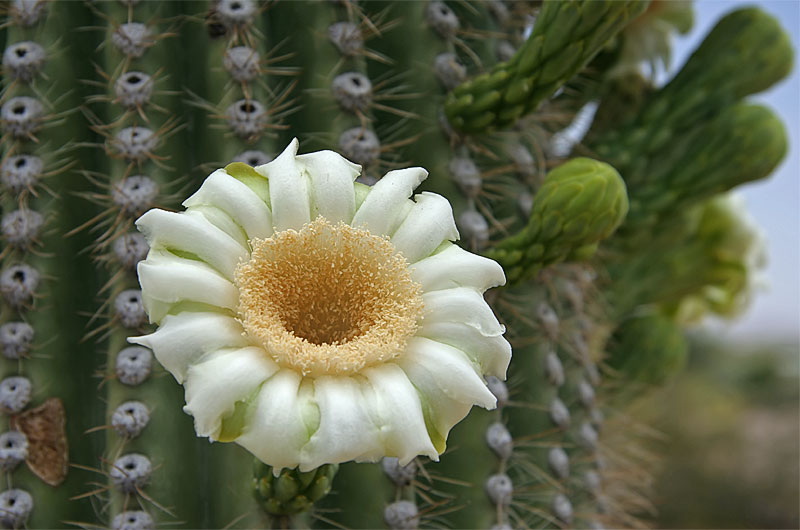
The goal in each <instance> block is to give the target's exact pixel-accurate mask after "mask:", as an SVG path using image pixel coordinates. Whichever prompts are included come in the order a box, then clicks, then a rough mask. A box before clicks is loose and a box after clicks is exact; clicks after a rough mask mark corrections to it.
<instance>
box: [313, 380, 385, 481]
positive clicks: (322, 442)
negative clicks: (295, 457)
mask: <svg viewBox="0 0 800 530" xmlns="http://www.w3.org/2000/svg"><path fill="white" fill-rule="evenodd" d="M364 386H365V385H364V383H363V382H362V381H360V380H359V379H358V378H355V377H350V376H322V377H317V378H316V379H314V400H315V401H316V403H317V406H318V407H319V414H320V422H319V429H318V430H317V432H316V433H314V435H313V436H312V437H311V439H310V440H309V441H308V444H306V445H305V447H303V450H302V452H301V456H300V471H307V470H310V469H314V468H317V467H319V466H321V465H322V464H330V463H337V462H347V461H349V460H355V461H357V462H361V461H376V460H377V459H379V458H381V457H382V456H384V455H385V454H386V453H385V451H384V448H383V444H382V443H381V439H380V435H379V432H378V427H377V425H376V424H375V423H374V422H373V416H374V412H373V411H372V410H370V408H371V406H372V404H373V403H372V400H371V399H369V395H365V390H367V391H368V390H369V389H365V388H364Z"/></svg>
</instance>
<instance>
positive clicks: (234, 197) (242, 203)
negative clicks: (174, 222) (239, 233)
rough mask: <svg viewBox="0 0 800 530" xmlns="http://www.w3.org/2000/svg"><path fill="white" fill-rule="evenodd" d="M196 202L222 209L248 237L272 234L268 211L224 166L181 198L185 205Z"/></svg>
mask: <svg viewBox="0 0 800 530" xmlns="http://www.w3.org/2000/svg"><path fill="white" fill-rule="evenodd" d="M200 204H204V205H208V206H215V207H217V208H219V209H220V210H222V211H224V212H225V213H226V214H228V215H229V216H230V217H231V219H233V220H234V221H235V222H236V223H237V224H238V225H239V226H240V227H242V229H243V230H244V231H245V232H246V233H247V238H248V239H253V238H255V237H259V238H267V237H269V236H271V235H272V212H270V210H269V208H268V207H267V205H266V203H264V201H262V200H261V198H259V196H258V195H257V194H256V193H255V192H254V191H253V190H251V189H250V187H249V186H247V185H246V184H244V183H243V182H241V181H240V180H237V179H235V178H233V177H232V176H230V175H229V174H228V173H227V172H226V171H225V170H224V169H218V170H216V171H214V172H213V173H212V174H211V175H210V176H209V177H208V178H207V179H206V180H205V182H203V185H202V186H201V187H200V189H199V190H197V192H196V193H195V194H194V195H192V196H191V197H189V198H188V199H186V200H185V201H183V205H184V206H185V207H187V208H189V207H191V206H196V205H200Z"/></svg>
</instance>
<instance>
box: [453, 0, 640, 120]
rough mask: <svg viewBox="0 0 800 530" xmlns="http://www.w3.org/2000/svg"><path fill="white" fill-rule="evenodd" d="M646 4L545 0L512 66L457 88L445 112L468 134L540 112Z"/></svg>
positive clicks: (506, 66)
mask: <svg viewBox="0 0 800 530" xmlns="http://www.w3.org/2000/svg"><path fill="white" fill-rule="evenodd" d="M646 6H647V3H646V2H642V1H639V0H635V1H625V2H545V3H544V6H543V7H542V11H541V12H540V14H539V16H538V17H537V21H536V25H535V26H534V30H533V33H532V34H531V36H530V37H529V38H528V40H527V42H526V43H525V44H524V45H523V46H522V48H520V50H519V51H518V52H517V53H516V54H515V55H514V57H512V58H511V60H510V61H508V62H507V63H500V64H498V65H497V66H495V68H494V69H493V70H492V71H490V72H488V73H486V74H484V75H482V76H480V77H477V78H475V79H473V80H470V81H468V82H466V83H464V84H462V85H460V86H458V87H456V88H455V89H454V90H453V91H452V93H450V94H449V95H448V98H447V101H446V102H445V110H446V113H447V116H448V118H449V120H450V122H451V123H452V124H453V126H454V127H455V128H456V129H458V130H461V131H464V132H467V133H480V132H483V131H486V130H487V129H488V128H490V127H507V126H509V125H511V124H513V123H514V122H515V121H516V120H518V119H519V118H521V117H522V116H524V115H525V114H528V113H530V112H532V111H533V110H535V109H536V107H537V106H538V105H539V103H541V102H542V101H543V100H544V99H546V98H547V97H549V96H551V95H552V94H553V93H554V92H555V91H556V90H557V89H558V87H560V86H561V85H562V84H564V82H566V81H567V80H569V79H570V78H571V77H572V76H573V75H575V73H577V72H578V71H579V70H580V69H581V68H582V67H583V66H584V65H585V64H586V63H587V62H588V61H589V60H590V59H591V58H592V57H594V55H595V54H596V53H597V52H598V51H600V49H601V48H602V46H603V45H604V44H605V43H606V41H608V39H610V38H611V37H612V36H614V35H615V34H616V33H617V32H618V31H619V30H621V29H622V28H623V27H624V26H625V24H627V23H628V22H629V21H630V20H631V19H633V18H634V17H635V16H637V15H638V14H640V13H641V12H642V11H643V10H644V8H645V7H646Z"/></svg>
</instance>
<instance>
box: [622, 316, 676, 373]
mask: <svg viewBox="0 0 800 530" xmlns="http://www.w3.org/2000/svg"><path fill="white" fill-rule="evenodd" d="M688 348H689V347H688V344H687V342H686V339H685V338H684V337H683V334H682V333H681V330H680V328H679V327H678V326H677V325H676V323H675V322H674V321H673V320H672V319H670V318H667V317H664V316H661V315H658V314H652V315H643V316H637V317H633V318H630V319H628V320H626V321H624V322H623V323H622V324H621V325H620V326H619V327H618V328H617V329H616V330H614V335H613V336H612V338H611V340H610V352H609V356H608V365H609V366H610V367H611V368H614V369H615V370H618V371H620V372H621V373H623V374H624V377H625V379H626V380H632V381H639V382H641V383H644V384H649V385H656V384H660V383H663V382H664V381H666V380H667V379H668V378H669V377H671V376H672V375H674V374H675V373H676V372H678V371H679V370H680V369H681V368H682V367H683V364H684V363H685V362H686V356H687V354H688Z"/></svg>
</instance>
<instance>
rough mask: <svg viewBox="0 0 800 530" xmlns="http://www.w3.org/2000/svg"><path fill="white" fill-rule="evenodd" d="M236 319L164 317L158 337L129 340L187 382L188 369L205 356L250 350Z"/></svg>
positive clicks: (216, 315)
mask: <svg viewBox="0 0 800 530" xmlns="http://www.w3.org/2000/svg"><path fill="white" fill-rule="evenodd" d="M242 333H243V331H242V326H241V324H239V322H238V321H236V319H234V318H232V317H229V316H226V315H221V314H219V313H194V312H182V313H179V314H177V315H167V316H166V317H164V320H163V322H162V323H161V326H159V328H158V330H156V331H155V333H151V334H150V335H145V336H143V337H130V338H129V339H128V342H132V343H134V344H140V345H142V346H146V347H148V348H150V349H151V350H153V353H154V354H155V356H156V359H158V362H160V363H161V364H162V365H163V366H164V368H166V369H167V370H168V371H169V372H170V373H171V374H172V375H173V376H175V379H176V380H177V381H178V382H179V383H183V381H184V379H185V378H186V371H187V370H188V369H189V366H191V365H192V364H194V363H196V362H198V360H200V359H201V358H202V357H203V356H204V355H205V354H207V353H211V352H215V351H217V350H221V349H223V348H237V347H244V346H249V345H250V343H249V341H248V340H247V338H246V337H245V336H244V335H243V334H242Z"/></svg>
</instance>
